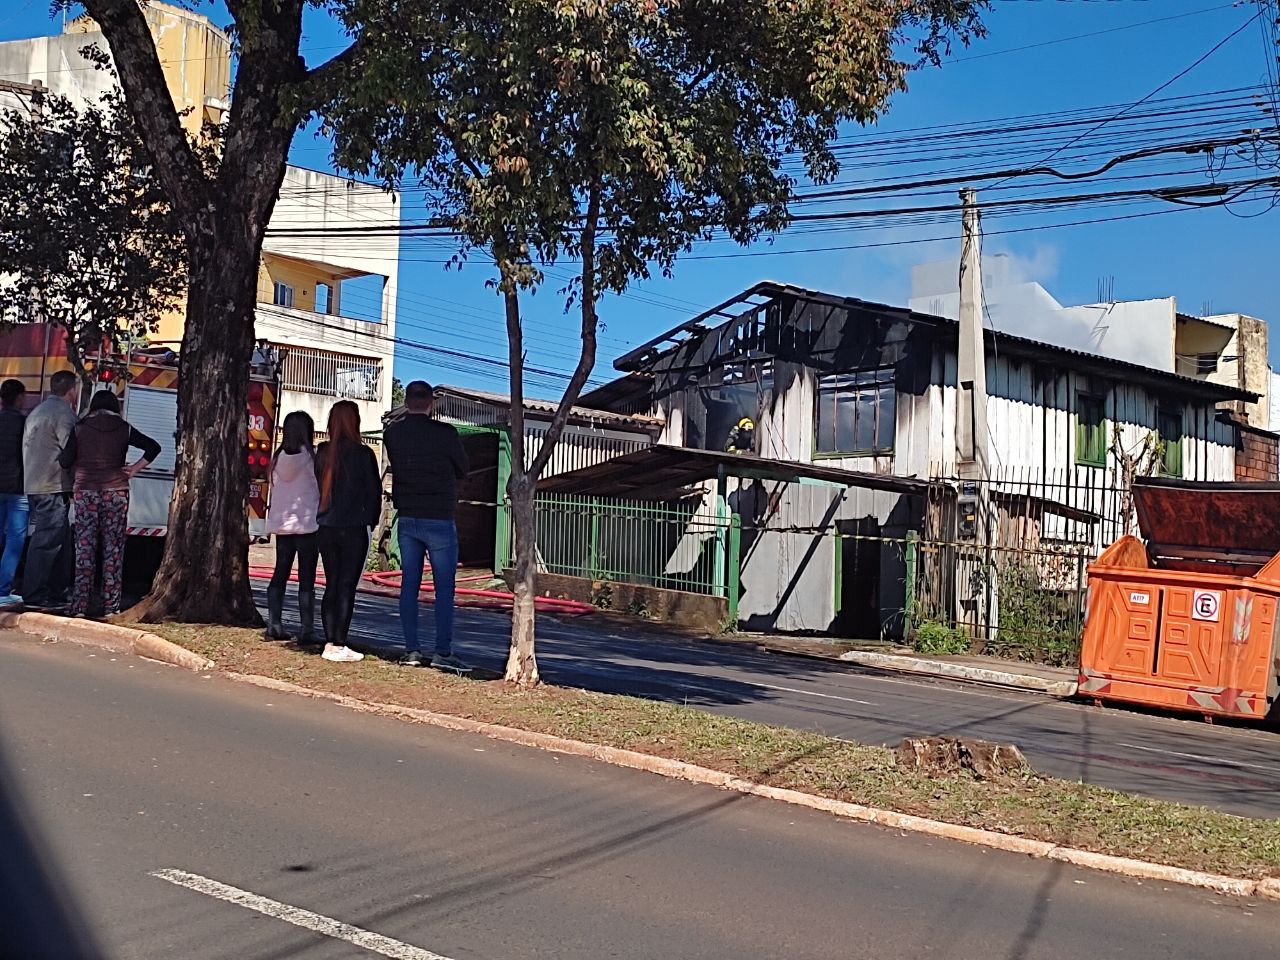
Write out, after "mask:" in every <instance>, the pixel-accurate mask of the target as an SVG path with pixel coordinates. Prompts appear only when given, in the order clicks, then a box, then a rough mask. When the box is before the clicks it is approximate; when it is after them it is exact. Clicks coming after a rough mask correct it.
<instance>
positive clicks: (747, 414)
mask: <svg viewBox="0 0 1280 960" xmlns="http://www.w3.org/2000/svg"><path fill="white" fill-rule="evenodd" d="M720 380H721V382H720V383H719V384H718V385H716V386H712V387H702V388H700V389H699V391H698V392H699V394H700V395H701V397H702V402H703V405H704V407H705V408H706V412H707V413H706V427H705V429H704V430H703V432H702V437H701V440H702V442H701V443H700V444H699V446H700V447H701V448H702V449H704V450H727V451H729V452H732V453H756V452H758V447H759V443H758V440H757V434H758V428H759V425H760V415H761V412H762V411H763V410H764V409H765V404H766V403H767V402H768V398H769V396H770V395H771V394H772V393H773V365H772V364H771V363H734V364H727V365H726V366H725V367H723V368H722V370H721V376H720Z"/></svg>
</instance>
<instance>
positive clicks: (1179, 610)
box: [1080, 479, 1280, 719]
mask: <svg viewBox="0 0 1280 960" xmlns="http://www.w3.org/2000/svg"><path fill="white" fill-rule="evenodd" d="M1133 496H1134V504H1135V507H1136V509H1137V515H1138V525H1139V528H1140V531H1141V533H1142V538H1143V539H1142V540H1139V539H1138V538H1136V537H1131V536H1126V537H1121V538H1120V539H1119V540H1117V541H1116V542H1115V543H1114V544H1112V545H1111V546H1110V547H1108V548H1107V549H1106V550H1105V551H1104V552H1103V554H1102V555H1101V556H1100V557H1099V558H1098V559H1097V560H1096V561H1094V563H1092V564H1091V565H1090V567H1089V616H1088V620H1087V622H1086V625H1085V633H1084V643H1083V645H1082V648H1081V655H1080V693H1081V694H1083V695H1085V696H1089V697H1093V698H1095V699H1097V700H1120V701H1126V702H1129V703H1141V704H1148V705H1151V706H1157V707H1165V708H1169V709H1174V710H1186V711H1193V712H1196V713H1201V714H1204V715H1205V716H1213V715H1227V716H1239V717H1249V718H1253V719H1262V718H1263V717H1264V716H1266V715H1267V713H1268V711H1270V710H1272V709H1273V708H1274V705H1275V704H1276V701H1277V696H1278V694H1280V637H1277V617H1276V611H1277V605H1278V603H1280V558H1278V557H1277V554H1276V550H1277V547H1278V545H1280V484H1273V483H1266V484H1257V483H1191V482H1187V481H1181V480H1154V479H1144V480H1137V481H1135V482H1134V485H1133Z"/></svg>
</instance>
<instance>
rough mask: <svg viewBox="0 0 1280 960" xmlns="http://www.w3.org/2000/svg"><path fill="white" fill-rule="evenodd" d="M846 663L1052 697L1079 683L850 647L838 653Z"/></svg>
mask: <svg viewBox="0 0 1280 960" xmlns="http://www.w3.org/2000/svg"><path fill="white" fill-rule="evenodd" d="M840 659H841V660H842V661H844V662H845V663H857V664H861V665H862V666H864V667H876V668H877V669H880V670H897V671H901V672H903V673H920V674H925V675H927V676H931V677H947V678H949V679H952V680H970V681H973V682H974V683H990V684H995V685H997V686H1001V687H1014V688H1016V689H1019V690H1034V691H1036V692H1038V693H1047V694H1049V695H1050V696H1054V697H1074V696H1075V695H1076V688H1077V687H1078V686H1079V684H1078V683H1077V682H1076V681H1074V680H1046V679H1045V678H1044V677H1036V676H1031V675H1030V674H1025V673H1006V672H1005V671H1003V670H989V669H987V668H986V667H975V666H971V665H969V664H965V663H951V662H949V661H946V660H925V659H922V658H920V657H904V656H899V655H897V654H889V653H868V652H865V651H862V650H850V651H848V652H847V653H842V654H840Z"/></svg>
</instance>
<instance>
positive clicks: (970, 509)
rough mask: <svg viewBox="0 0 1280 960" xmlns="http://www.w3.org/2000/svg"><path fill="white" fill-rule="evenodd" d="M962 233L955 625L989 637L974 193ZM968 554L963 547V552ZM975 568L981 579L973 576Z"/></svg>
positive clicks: (983, 379) (986, 464)
mask: <svg viewBox="0 0 1280 960" xmlns="http://www.w3.org/2000/svg"><path fill="white" fill-rule="evenodd" d="M960 199H961V201H962V202H963V212H964V221H963V234H962V241H961V247H960V339H959V351H958V361H957V364H956V381H957V382H956V472H957V474H958V477H959V480H960V491H959V497H958V498H957V501H956V507H957V511H956V512H957V531H956V532H957V538H958V539H959V540H961V541H968V542H971V543H972V544H973V546H974V548H975V549H974V550H973V551H972V557H971V559H970V561H969V562H968V563H962V564H960V565H959V567H958V568H957V571H956V573H957V584H956V586H957V590H956V600H957V601H958V604H959V607H958V609H957V610H956V620H957V623H964V622H965V621H966V620H968V619H969V618H970V617H972V618H973V619H972V624H971V625H972V627H973V631H974V634H975V635H978V636H983V635H985V636H986V637H990V636H992V635H993V633H994V631H995V629H996V627H997V624H996V623H995V620H996V619H997V618H996V611H997V610H998V603H997V602H996V600H995V587H996V584H995V580H996V577H995V576H994V572H995V566H994V565H993V564H992V562H991V561H992V557H991V551H990V540H991V533H992V531H991V489H990V483H989V481H990V479H991V475H990V459H989V455H990V448H991V438H990V433H989V430H988V427H987V353H986V345H985V343H984V339H983V317H984V316H985V315H986V309H985V306H984V304H983V300H982V231H981V214H980V213H979V212H978V202H977V192H976V191H975V190H973V189H972V188H967V189H965V190H962V191H961V192H960ZM968 552H969V551H967V550H964V548H962V555H963V553H968ZM979 570H982V571H983V572H984V575H983V576H975V575H976V574H977V573H978V571H979Z"/></svg>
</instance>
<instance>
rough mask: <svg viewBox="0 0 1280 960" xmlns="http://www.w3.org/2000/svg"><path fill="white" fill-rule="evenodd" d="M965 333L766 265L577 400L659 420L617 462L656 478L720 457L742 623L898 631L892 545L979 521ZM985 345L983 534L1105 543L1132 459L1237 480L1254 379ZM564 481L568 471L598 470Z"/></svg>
mask: <svg viewBox="0 0 1280 960" xmlns="http://www.w3.org/2000/svg"><path fill="white" fill-rule="evenodd" d="M958 330H959V328H958V324H957V323H956V322H955V321H953V320H949V319H946V318H944V317H937V316H931V315H927V314H922V313H918V312H914V311H911V310H908V309H904V308H899V307H893V306H888V305H884V304H877V303H870V302H866V301H862V300H857V299H853V298H847V297H838V296H833V295H829V294H824V293H819V292H815V291H810V290H803V289H799V288H796V287H791V286H784V285H780V284H775V283H761V284H757V285H756V286H754V287H752V288H751V289H749V290H747V291H745V292H744V293H742V294H741V295H739V296H737V297H735V298H733V299H732V300H729V301H726V302H725V303H723V304H720V305H719V306H717V307H716V308H714V309H712V310H709V311H707V312H706V313H703V314H701V315H699V316H697V317H694V318H693V319H691V320H689V321H687V322H686V323H683V324H681V325H680V326H678V327H676V328H675V329H673V330H670V331H668V332H666V333H664V334H662V335H661V336H658V337H656V338H654V339H653V340H651V341H650V342H649V343H646V344H644V345H643V346H641V347H639V348H637V349H636V350H633V351H632V352H630V353H628V354H627V355H625V356H623V357H621V358H620V359H619V360H618V361H617V362H616V363H615V366H616V367H617V369H618V370H619V371H620V372H621V373H622V374H623V376H622V377H621V378H620V379H618V380H615V381H613V382H612V383H610V384H607V385H606V386H604V387H601V388H599V389H597V390H595V391H593V392H591V393H590V394H588V395H586V396H584V397H583V398H582V402H583V404H584V405H586V406H589V407H597V408H602V409H608V410H612V411H616V412H618V413H627V414H636V415H649V416H652V417H655V418H657V419H658V420H660V421H661V422H662V428H661V429H662V432H661V434H660V436H659V438H658V445H657V446H655V447H653V448H650V449H648V450H645V451H637V452H636V453H634V454H632V455H629V456H628V457H627V458H626V459H627V461H631V460H636V463H635V464H632V469H631V470H622V471H618V470H616V469H615V470H614V471H613V473H614V476H615V480H619V481H620V480H621V479H622V478H623V477H627V476H629V477H633V478H634V477H635V476H637V475H645V476H650V475H652V476H655V477H656V476H657V475H658V474H657V473H655V471H658V470H659V468H660V467H661V466H662V463H664V462H665V463H667V464H674V463H676V462H678V461H679V460H680V458H681V456H682V451H683V455H684V456H686V457H688V456H691V455H692V454H693V452H694V451H704V452H708V453H714V454H716V455H717V456H716V458H715V459H716V460H717V461H718V464H717V465H715V466H714V467H712V466H708V467H707V468H706V470H704V471H703V473H702V475H701V476H702V483H701V489H702V491H703V495H704V496H705V498H706V500H707V502H708V504H710V505H711V506H708V508H707V509H708V510H712V509H715V510H722V511H725V510H727V511H728V512H730V513H732V514H733V515H735V516H736V517H738V518H740V523H741V529H742V541H741V562H740V569H739V570H738V571H736V573H737V575H738V576H739V577H740V597H739V603H738V609H737V619H738V621H739V622H740V623H741V624H742V625H744V626H746V627H748V628H752V629H761V630H780V631H812V632H820V633H835V634H839V635H844V636H858V635H876V634H880V635H893V634H900V633H901V631H902V629H903V625H904V611H905V610H906V609H907V608H908V607H909V606H910V605H911V602H912V596H913V593H914V592H915V591H916V590H917V589H919V583H918V580H919V578H918V574H917V573H916V572H915V571H914V570H912V569H909V567H911V566H913V564H914V560H913V556H912V555H911V552H910V551H908V550H906V549H904V547H905V545H907V544H908V543H909V542H910V541H912V540H923V541H928V542H929V543H933V544H935V545H948V546H951V547H955V548H957V549H959V550H961V551H963V549H964V546H965V541H966V536H967V537H968V538H969V539H971V540H972V539H974V531H973V530H972V529H966V515H965V511H964V509H962V508H963V497H964V494H965V489H964V488H963V487H962V486H961V484H959V483H958V482H957V480H956V478H957V466H958V463H957V373H956V371H957V340H958ZM985 356H986V411H987V412H986V419H987V426H988V432H989V438H990V439H989V443H990V451H989V462H990V468H989V471H988V475H987V477H986V478H984V484H985V485H986V488H985V489H984V497H985V499H984V502H985V503H987V504H989V505H990V516H989V517H987V518H986V519H984V521H983V522H984V524H985V525H986V526H987V527H988V528H989V529H985V530H984V532H983V533H982V535H981V536H979V537H977V538H976V539H978V540H979V541H980V542H981V543H982V544H984V546H985V547H987V548H988V549H990V548H991V547H992V545H994V546H995V547H997V548H998V547H999V546H1000V544H1002V543H1008V544H1011V545H1018V544H1020V545H1023V546H1026V545H1027V544H1035V545H1036V546H1037V547H1039V546H1040V545H1042V544H1043V545H1046V548H1047V547H1048V546H1052V545H1053V544H1057V543H1064V542H1065V543H1069V544H1074V545H1075V546H1076V547H1077V548H1078V550H1077V553H1079V554H1080V555H1084V554H1086V553H1088V551H1090V550H1095V551H1096V549H1100V548H1101V547H1102V546H1104V545H1105V544H1106V543H1108V542H1110V540H1111V539H1114V536H1115V535H1116V534H1117V531H1118V530H1119V529H1120V528H1121V527H1123V525H1124V524H1125V523H1126V522H1127V521H1126V509H1127V507H1126V504H1125V502H1124V498H1125V489H1126V485H1127V480H1128V479H1131V477H1132V475H1134V474H1135V473H1138V474H1141V473H1156V474H1160V475H1166V476H1175V477H1180V478H1183V479H1188V480H1231V479H1234V476H1235V451H1236V445H1237V442H1238V437H1237V428H1236V426H1235V425H1234V424H1233V423H1232V422H1231V421H1230V420H1229V418H1227V417H1225V416H1224V415H1222V413H1221V412H1220V411H1219V409H1218V406H1219V404H1222V403H1226V402H1231V401H1242V400H1245V401H1247V400H1250V399H1251V398H1252V395H1251V394H1247V393H1246V392H1244V391H1242V390H1240V389H1238V388H1235V387H1231V386H1225V385H1221V384H1214V383H1208V382H1205V381H1202V380H1197V379H1193V378H1190V377H1185V376H1180V375H1177V374H1174V373H1169V372H1165V371H1161V370H1155V369H1151V368H1147V367H1143V366H1139V365H1137V364H1132V363H1127V362H1123V361H1116V360H1112V359H1108V358H1106V357H1102V356H1095V355H1091V354H1087V353H1083V352H1080V351H1076V350H1070V349H1065V348H1062V347H1056V346H1053V345H1050V344H1047V343H1041V342H1037V341H1034V340H1028V339H1025V338H1022V337H1016V336H1011V335H1005V334H1002V333H1000V332H998V331H992V330H988V331H986V334H985ZM726 454H727V455H729V456H728V458H727V459H726V457H725V456H724V455H726ZM644 458H648V459H647V460H646V464H645V465H642V464H640V462H639V461H640V460H641V459H644ZM649 461H653V462H651V463H650V462H649ZM764 463H768V464H771V465H772V466H771V467H770V468H769V469H768V470H761V469H758V467H759V466H760V465H762V464H764ZM779 464H782V465H788V464H789V465H791V466H792V467H793V468H794V469H793V470H792V472H791V475H789V476H788V475H786V472H785V471H783V470H781V469H780V468H779V467H778V466H777V465H779ZM597 469H599V468H597ZM686 473H688V471H686ZM688 478H689V479H691V480H692V479H696V477H694V476H693V474H689V475H688ZM557 479H558V481H559V482H560V483H561V484H562V486H563V488H564V489H571V488H573V487H574V485H575V484H578V485H579V486H578V489H581V486H580V485H581V484H582V483H584V482H586V481H587V480H588V479H590V476H589V474H588V473H586V472H585V471H584V472H581V473H580V475H579V476H578V477H577V478H576V479H575V474H574V472H569V473H567V474H565V475H563V476H562V477H560V478H557ZM596 479H597V480H601V481H603V480H604V479H605V477H604V475H603V474H600V475H599V476H597V477H596ZM551 488H553V489H554V484H552V485H551ZM628 489H630V490H631V493H630V495H636V492H635V491H636V488H635V487H634V485H633V486H632V487H630V488H628V487H627V486H626V484H625V483H614V484H613V485H612V486H608V485H605V486H597V487H596V492H597V493H600V494H606V495H608V494H611V495H617V496H627V495H629V494H628ZM643 492H644V494H645V495H646V496H650V497H651V496H654V495H656V494H657V488H656V487H655V486H654V485H653V484H650V485H649V489H648V490H646V491H643ZM664 495H672V494H664ZM957 503H960V506H961V509H957ZM970 520H971V518H970ZM970 526H971V523H970ZM939 549H940V547H939ZM935 559H936V560H937V561H938V563H939V564H942V565H947V564H954V563H955V562H956V561H957V558H956V556H951V557H944V556H942V555H941V554H939V556H938V557H935ZM1065 576H1066V575H1064V577H1065ZM1068 579H1069V578H1068ZM947 589H950V590H952V591H953V592H954V591H955V590H956V587H955V584H954V583H952V584H951V586H950V587H949V588H947ZM949 602H950V601H949ZM955 602H956V603H957V604H959V605H960V606H963V604H964V602H965V601H963V598H961V599H959V600H956V601H955Z"/></svg>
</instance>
